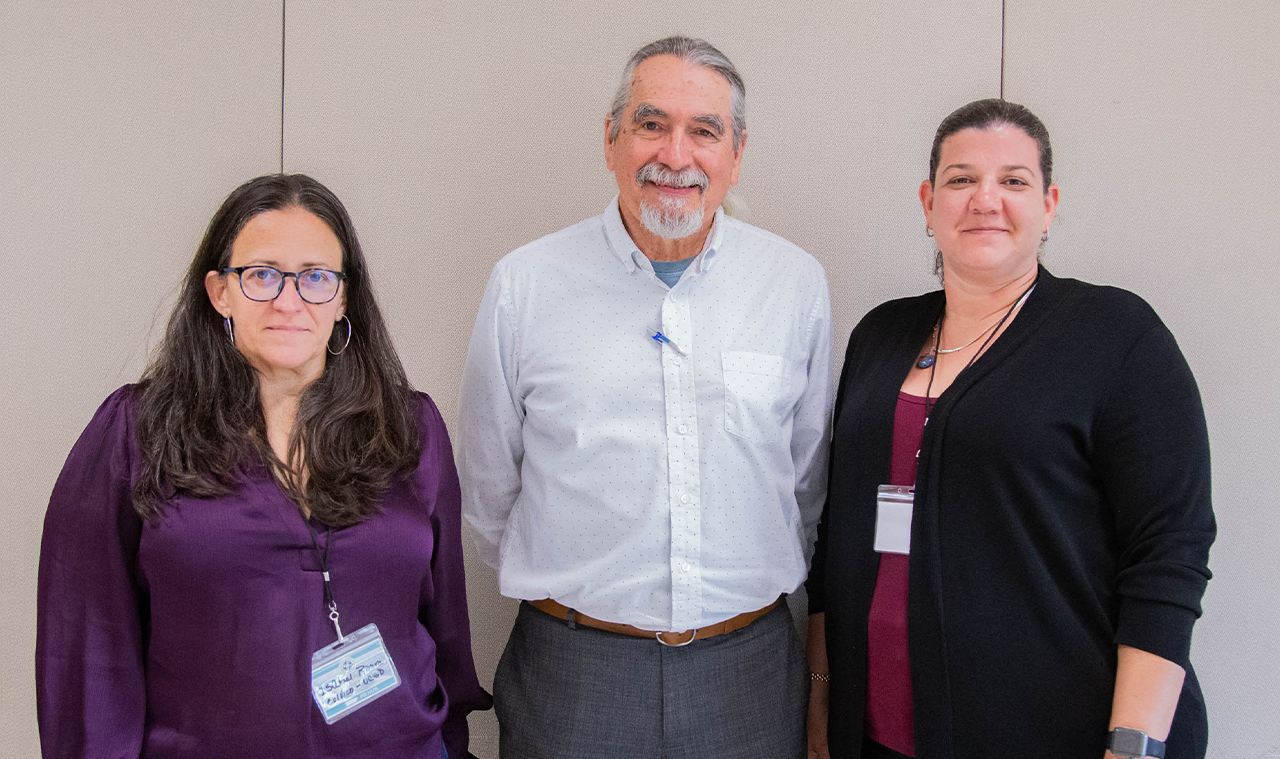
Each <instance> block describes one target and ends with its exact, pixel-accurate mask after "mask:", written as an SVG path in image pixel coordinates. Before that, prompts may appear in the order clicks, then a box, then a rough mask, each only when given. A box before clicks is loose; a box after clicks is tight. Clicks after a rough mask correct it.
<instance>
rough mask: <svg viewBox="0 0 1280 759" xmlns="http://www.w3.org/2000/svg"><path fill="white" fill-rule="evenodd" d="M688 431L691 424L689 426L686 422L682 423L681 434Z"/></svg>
mask: <svg viewBox="0 0 1280 759" xmlns="http://www.w3.org/2000/svg"><path fill="white" fill-rule="evenodd" d="M688 432H689V426H688V425H686V424H682V425H680V434H681V435H684V434H687V433H688Z"/></svg>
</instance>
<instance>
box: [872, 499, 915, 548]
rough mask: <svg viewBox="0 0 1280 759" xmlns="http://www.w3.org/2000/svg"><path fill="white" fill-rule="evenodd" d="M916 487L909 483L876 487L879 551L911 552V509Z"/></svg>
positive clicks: (876, 545)
mask: <svg viewBox="0 0 1280 759" xmlns="http://www.w3.org/2000/svg"><path fill="white" fill-rule="evenodd" d="M915 500H916V489H915V488H914V487H910V486H907V485H881V486H880V487H878V488H876V543H875V549H876V552H877V553H901V554H909V553H911V509H912V506H913V505H914V504H915Z"/></svg>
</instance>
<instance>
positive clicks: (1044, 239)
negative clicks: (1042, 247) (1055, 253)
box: [1040, 229, 1049, 242]
mask: <svg viewBox="0 0 1280 759" xmlns="http://www.w3.org/2000/svg"><path fill="white" fill-rule="evenodd" d="M1040 242H1049V230H1047V229H1046V230H1045V231H1044V234H1042V235H1040Z"/></svg>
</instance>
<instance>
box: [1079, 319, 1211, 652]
mask: <svg viewBox="0 0 1280 759" xmlns="http://www.w3.org/2000/svg"><path fill="white" fill-rule="evenodd" d="M1094 452H1095V462H1094V463H1095V468H1096V471H1097V472H1098V475H1099V478H1100V483H1101V485H1102V488H1103V492H1104V494H1105V496H1106V499H1107V501H1108V502H1109V503H1110V505H1111V506H1112V509H1113V512H1114V518H1115V531H1116V537H1117V541H1118V546H1117V547H1118V549H1119V562H1118V565H1117V573H1116V581H1115V591H1116V594H1117V595H1118V597H1119V618H1118V623H1117V627H1116V633H1115V642H1116V643H1117V644H1123V645H1127V646H1132V647H1134V648H1139V649H1142V650H1144V651H1147V652H1150V653H1153V654H1156V655H1157V656H1161V657H1163V658H1165V659H1168V660H1170V661H1173V662H1175V663H1178V664H1180V665H1182V666H1184V667H1185V666H1187V656H1188V652H1189V650H1190V647H1191V628H1192V625H1193V624H1194V622H1195V620H1196V618H1197V617H1199V616H1200V598H1201V596H1202V595H1203V594H1204V590H1205V585H1206V583H1207V582H1208V580H1209V578H1210V572H1209V567H1208V561H1209V546H1210V545H1211V544H1212V543H1213V539H1214V534H1215V531H1216V527H1215V523H1214V517H1213V508H1212V505H1211V501H1210V488H1209V436H1208V430H1207V429H1206V425H1205V419H1204V409H1203V407H1202V406H1201V402H1200V393H1199V390H1198V389H1197V388H1196V382H1195V378H1194V377H1193V376H1192V375H1191V369H1190V367H1188V366H1187V362H1186V360H1185V359H1184V358H1183V356H1182V353H1181V352H1180V351H1179V350H1178V345H1177V343H1176V342H1175V341H1174V338H1173V335H1172V334H1171V333H1170V332H1169V330H1168V329H1166V328H1165V326H1164V325H1163V324H1160V323H1157V324H1156V325H1154V326H1153V327H1151V328H1150V329H1149V330H1147V331H1146V332H1145V333H1143V334H1142V335H1141V337H1139V338H1138V340H1137V341H1136V342H1135V343H1134V345H1133V346H1132V348H1131V349H1130V350H1129V353H1128V355H1127V356H1126V357H1125V359H1124V362H1123V364H1122V365H1121V367H1120V369H1119V371H1118V372H1117V374H1116V377H1115V380H1114V382H1113V385H1112V387H1111V389H1110V390H1109V393H1108V396H1107V398H1106V400H1105V401H1104V403H1103V405H1102V407H1101V409H1100V413H1099V415H1098V417H1097V419H1096V420H1095V424H1094Z"/></svg>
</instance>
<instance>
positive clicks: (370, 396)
mask: <svg viewBox="0 0 1280 759" xmlns="http://www.w3.org/2000/svg"><path fill="white" fill-rule="evenodd" d="M461 551H462V549H461V535H460V518H459V491H458V480H457V474H456V472H455V470H454V464H453V456H452V452H451V449H450V445H449V438H448V435H447V433H446V431H445V427H444V422H443V420H442V419H441V417H440V413H439V411H437V409H436V406H435V404H433V403H432V401H431V399H430V398H428V397H427V396H426V395H424V394H422V393H418V392H415V391H414V390H413V389H412V387H411V386H410V384H409V381H408V379H407V378H406V376H405V372H404V369H403V367H402V366H401V364H400V361H399V358H398V357H397V356H396V353H395V350H394V348H393V347H392V345H391V341H390V338H389V335H388V333H387V329H386V326H385V324H384V323H383V319H382V314H381V312H380V310H379V309H378V305H377V303H376V302H375V300H374V298H373V292H372V290H371V289H370V283H369V273H368V267H367V266H366V264H365V260H364V256H363V254H362V253H361V250H360V245H359V242H358V241H357V239H356V235H355V230H354V228H353V227H352V224H351V221H350V219H349V218H348V216H347V212H346V209H345V208H344V207H343V206H342V203H341V202H340V201H339V200H338V199H337V198H336V197H335V196H334V195H333V194H332V193H331V192H329V190H327V189H326V188H325V187H324V186H322V185H321V184H320V183H318V182H316V181H315V180H314V179H311V178H309V177H306V176H303V175H299V174H294V175H272V176H264V177H259V178H257V179H254V180H252V181H250V182H247V183H246V184H244V185H242V186H241V187H239V188H238V189H236V190H235V191H234V192H232V193H231V195H230V196H229V197H228V198H227V199H226V201H225V202H224V203H223V204H222V206H221V208H219V209H218V212H217V213H216V214H215V215H214V217H213V220H212V221H211V222H210V224H209V228H208V230H207V231H206V233H205V237H204V240H203V242H202V243H201V245H200V247H199V249H198V250H197V252H196V257H195V260H194V261H193V262H192V263H191V266H190V268H189V269H188V271H187V274H186V277H185V280H184V282H183V286H182V291H181V295H180V297H179V300H178V303H177V306H176V307H175V308H174V311H173V313H172V315H171V316H170V319H169V325H168V329H167V331H166V333H165V336H164V340H163V342H162V343H161V345H160V346H159V348H158V350H157V352H156V354H155V356H154V358H153V360H152V362H151V364H150V366H149V367H148V368H147V370H146V372H145V373H144V375H143V377H142V380H141V381H140V382H139V383H138V384H136V385H128V386H125V387H123V388H121V389H120V390H118V391H116V392H115V393H114V394H113V395H112V396H111V397H110V398H108V399H107V401H106V402H105V403H104V404H103V405H102V407H101V408H99V410H98V412H97V414H96V415H95V416H94V418H93V420H92V421H91V422H90V424H89V426H88V428H87V429H86V430H85V432H84V433H83V435H81V437H80V440H79V442H77V443H76V446H75V448H74V449H73V450H72V451H71V454H70V456H69V457H68V458H67V462H66V465H65V466H64V467H63V470H62V474H61V476H60V477H59V478H58V483H57V485H56V486H55V488H54V491H53V495H52V497H51V498H50V502H49V510H48V513H47V515H46V517H45V528H44V538H43V543H42V545H41V556H40V574H39V588H38V592H39V601H38V621H37V643H36V685H37V703H38V714H39V724H40V739H41V745H42V747H43V751H44V755H45V756H46V757H55V756H56V757H84V758H86V759H87V758H89V757H108V756H110V757H124V756H132V757H148V758H150V759H162V758H163V759H193V758H194V757H238V756H263V757H271V759H292V758H294V757H297V758H299V759H301V758H302V757H375V756H376V757H384V756H385V757H391V756H394V757H422V758H423V759H437V757H440V756H445V755H447V756H453V757H455V758H456V759H461V758H462V757H465V756H466V755H467V754H466V750H467V724H466V715H467V713H468V712H470V711H472V710H475V709H486V708H488V707H489V705H490V699H489V696H488V694H487V693H485V692H484V690H482V689H481V687H480V685H479V683H478V681H477V679H476V674H475V667H474V665H473V662H472V657H471V638H470V630H469V625H468V620H467V605H466V591H465V585H464V579H463V565H462V552H461ZM446 750H447V753H446Z"/></svg>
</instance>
